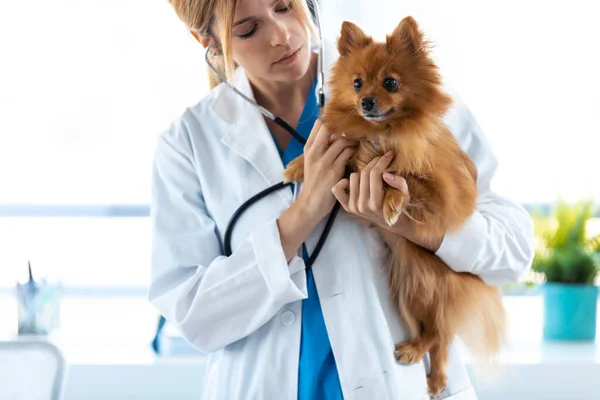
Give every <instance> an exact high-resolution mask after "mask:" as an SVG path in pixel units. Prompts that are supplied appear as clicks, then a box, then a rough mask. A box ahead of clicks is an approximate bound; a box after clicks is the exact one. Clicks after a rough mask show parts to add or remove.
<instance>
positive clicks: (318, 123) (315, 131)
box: [304, 118, 323, 150]
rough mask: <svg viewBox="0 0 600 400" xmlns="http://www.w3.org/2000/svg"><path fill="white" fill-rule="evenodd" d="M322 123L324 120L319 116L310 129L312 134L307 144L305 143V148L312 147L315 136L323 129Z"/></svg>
mask: <svg viewBox="0 0 600 400" xmlns="http://www.w3.org/2000/svg"><path fill="white" fill-rule="evenodd" d="M322 125H323V121H322V120H321V118H317V120H316V121H315V124H314V125H313V127H312V129H311V131H310V135H308V140H306V144H305V145H304V149H305V150H308V148H310V147H311V146H312V143H313V142H314V141H315V137H316V136H317V134H318V133H319V129H321V126H322Z"/></svg>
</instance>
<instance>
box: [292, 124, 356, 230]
mask: <svg viewBox="0 0 600 400" xmlns="http://www.w3.org/2000/svg"><path fill="white" fill-rule="evenodd" d="M331 137H332V133H331V131H330V130H329V128H328V127H327V126H326V125H324V124H323V123H322V121H321V120H320V119H317V121H316V122H315V125H314V126H313V129H312V131H311V133H310V136H309V138H308V140H307V141H306V145H305V146H304V157H303V158H304V185H303V187H302V192H301V193H300V195H299V196H298V202H300V203H301V204H303V205H304V206H305V210H306V211H307V212H308V213H309V214H310V215H312V216H314V217H315V218H316V220H317V221H320V220H321V219H322V218H323V217H325V216H326V215H327V214H329V213H330V212H331V210H332V209H333V206H334V204H335V196H334V195H333V193H332V188H333V186H334V185H335V184H336V183H338V182H339V181H340V179H342V178H343V177H344V173H345V171H346V164H347V163H348V161H349V160H350V158H351V157H352V155H353V154H354V152H355V151H356V142H355V141H352V140H350V139H345V138H338V139H335V140H333V142H331V144H329V142H330V140H331Z"/></svg>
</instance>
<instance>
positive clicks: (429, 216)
mask: <svg viewBox="0 0 600 400" xmlns="http://www.w3.org/2000/svg"><path fill="white" fill-rule="evenodd" d="M337 47H338V51H339V54H340V58H339V59H338V61H337V62H336V63H335V65H334V66H333V67H332V71H331V72H332V76H331V79H330V82H329V85H330V88H331V95H330V99H329V102H328V104H327V106H326V107H325V108H324V110H323V115H322V120H323V122H324V123H325V124H327V125H328V126H329V127H330V129H331V130H332V131H333V132H343V133H344V134H345V136H346V137H348V138H354V139H356V141H357V142H358V147H357V150H356V152H355V155H354V157H353V158H352V160H351V161H350V163H349V165H348V167H349V170H350V171H361V170H362V169H363V168H364V167H365V166H366V165H367V164H368V163H369V162H370V161H371V160H373V158H375V157H379V156H382V155H383V154H385V153H386V152H387V151H389V150H391V151H392V152H393V158H392V161H391V164H390V167H389V168H388V169H387V171H390V172H392V173H394V174H396V175H399V176H402V177H404V178H405V179H406V182H407V185H408V189H409V193H410V201H409V202H408V204H405V203H406V202H405V196H404V195H403V193H402V192H401V191H399V190H396V189H394V188H392V187H390V186H388V185H385V189H384V190H385V194H384V204H383V214H384V217H385V219H386V222H387V223H388V224H389V225H393V224H394V223H396V222H397V220H398V218H399V217H400V216H401V215H402V214H406V216H407V217H408V218H405V219H406V221H407V222H406V223H408V224H411V225H412V226H411V229H413V231H414V232H415V233H416V235H417V237H418V238H420V239H422V240H423V241H424V242H428V241H430V240H432V239H433V238H439V237H442V236H443V235H444V234H445V233H446V232H452V231H455V230H458V229H459V228H460V227H461V225H462V224H463V223H465V221H466V220H467V219H468V218H469V216H470V215H471V214H472V213H473V212H474V210H475V206H476V198H477V185H476V184H477V170H476V168H475V166H474V164H473V162H472V161H471V159H470V158H469V156H468V155H467V154H466V153H465V152H464V151H463V150H462V149H461V148H460V146H459V145H458V143H457V141H456V139H455V138H454V136H453V135H452V133H451V132H450V131H449V130H448V128H447V127H446V125H445V124H444V121H443V117H444V115H445V114H446V112H447V111H448V110H449V108H450V106H451V104H452V99H451V97H450V96H449V95H447V94H445V93H444V91H443V85H442V79H441V76H440V74H439V70H438V67H437V66H436V65H435V64H434V62H433V61H432V58H431V55H430V50H431V46H430V43H429V41H427V40H426V39H425V38H424V35H423V33H422V32H421V30H420V28H419V26H418V25H417V23H416V22H415V20H414V19H413V18H412V17H406V18H404V19H403V20H402V21H401V22H400V24H399V25H398V26H397V27H396V29H395V30H394V31H393V33H392V34H391V35H388V36H387V37H386V41H385V43H383V42H375V41H374V40H373V39H372V38H371V37H370V36H367V35H366V34H365V33H364V32H363V31H362V30H361V29H360V28H359V27H358V26H356V25H354V24H352V23H350V22H344V23H343V25H342V29H341V36H340V37H339V39H338V42H337ZM303 171H304V162H303V158H302V156H301V157H299V158H297V159H295V160H294V161H292V162H291V163H290V164H289V166H288V168H287V169H286V171H285V173H284V180H286V181H288V182H289V181H301V180H302V178H303ZM403 223H404V221H403ZM377 229H378V231H379V233H380V234H381V235H382V236H383V238H384V239H385V242H386V243H387V244H388V246H389V248H390V266H389V283H390V295H391V296H392V301H393V302H394V304H395V305H396V306H397V310H398V312H399V313H400V315H401V317H402V318H403V319H404V320H405V322H406V324H407V326H408V327H409V328H410V331H411V339H410V340H409V341H407V342H403V343H398V344H396V346H395V357H396V358H397V359H398V360H399V361H400V362H403V363H416V362H419V361H420V360H421V359H422V357H423V356H424V355H425V353H427V352H428V353H429V357H430V366H431V367H430V373H429V375H428V377H427V383H428V387H429V392H430V395H431V396H434V397H435V396H439V395H440V394H441V392H442V391H443V390H444V388H445V387H446V383H447V375H446V365H447V361H448V350H449V345H450V344H451V342H452V341H453V339H454V337H455V336H459V337H461V338H462V339H463V341H464V342H465V344H466V345H467V346H468V347H469V349H470V350H471V352H472V354H473V356H474V357H475V358H476V360H485V361H489V360H491V359H492V358H493V356H494V355H495V354H496V353H497V352H498V351H499V350H500V348H501V346H502V343H503V341H504V337H505V324H506V316H505V311H504V308H503V305H502V300H501V296H500V292H499V290H498V288H496V287H492V286H489V285H487V284H485V283H484V282H483V281H482V280H481V279H480V278H479V277H477V276H475V275H473V274H469V273H457V272H455V271H454V270H452V269H450V268H449V267H448V266H447V265H446V264H445V263H444V262H442V261H441V260H440V259H439V258H438V257H437V256H435V255H434V254H433V253H432V252H430V251H429V250H426V249H424V248H422V247H420V246H418V245H415V244H414V243H412V242H410V241H408V240H407V239H405V238H404V237H402V236H400V235H396V234H392V233H391V232H390V231H389V230H386V229H385V228H384V227H377Z"/></svg>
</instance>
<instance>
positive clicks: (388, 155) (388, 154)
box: [384, 151, 393, 157]
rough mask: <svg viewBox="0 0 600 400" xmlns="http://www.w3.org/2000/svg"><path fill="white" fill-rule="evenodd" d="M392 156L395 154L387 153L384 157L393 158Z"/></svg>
mask: <svg viewBox="0 0 600 400" xmlns="http://www.w3.org/2000/svg"><path fill="white" fill-rule="evenodd" d="M392 154H393V153H392V152H391V151H388V152H387V153H385V155H384V157H391V156H392Z"/></svg>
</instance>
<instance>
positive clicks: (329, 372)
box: [273, 79, 343, 400]
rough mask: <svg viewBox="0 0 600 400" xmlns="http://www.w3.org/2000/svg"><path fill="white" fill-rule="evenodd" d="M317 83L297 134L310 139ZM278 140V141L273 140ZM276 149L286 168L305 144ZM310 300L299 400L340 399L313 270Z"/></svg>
mask: <svg viewBox="0 0 600 400" xmlns="http://www.w3.org/2000/svg"><path fill="white" fill-rule="evenodd" d="M316 85H317V80H316V79H315V81H314V82H313V85H312V88H311V90H310V92H309V94H308V98H307V99H306V104H305V105H304V110H303V111H302V116H301V117H300V121H299V123H298V126H297V127H296V131H298V133H299V134H300V135H301V136H302V137H304V138H305V139H307V138H308V137H309V136H310V131H311V130H312V128H313V125H314V124H315V121H316V120H317V118H318V117H319V106H318V104H317V98H316V96H315V89H316ZM273 140H275V139H273ZM275 144H276V145H277V150H279V155H280V156H281V160H282V161H283V165H284V166H287V165H288V163H289V162H290V161H292V160H294V159H295V158H296V157H298V156H299V155H301V154H302V153H303V151H304V145H303V144H301V143H299V142H298V141H297V140H295V139H293V138H292V140H290V142H289V144H288V146H287V148H286V149H285V151H282V150H281V148H280V147H279V145H278V144H277V141H275ZM302 252H303V256H304V261H308V254H307V251H306V247H305V246H304V244H303V245H302ZM306 277H307V282H306V284H307V287H308V298H307V299H304V300H303V301H302V334H301V340H300V365H299V366H298V400H314V399H319V400H338V399H342V398H343V397H342V388H341V386H340V379H339V376H338V371H337V367H336V365H335V360H334V358H333V351H332V350H331V343H330V342H329V336H328V335H327V329H326V327H325V320H324V319H323V311H322V310H321V304H320V303H319V294H318V293H317V287H316V286H315V280H314V277H313V272H312V269H309V270H308V271H307V273H306Z"/></svg>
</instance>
